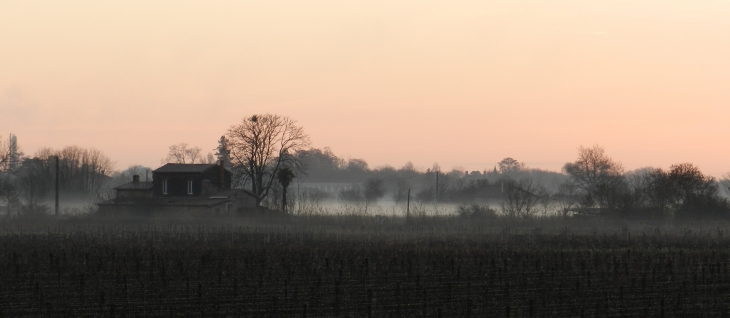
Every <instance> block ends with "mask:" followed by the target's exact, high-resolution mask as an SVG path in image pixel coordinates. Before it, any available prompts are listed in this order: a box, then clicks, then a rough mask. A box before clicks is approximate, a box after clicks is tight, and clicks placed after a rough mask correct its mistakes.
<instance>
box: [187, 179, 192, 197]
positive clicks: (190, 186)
mask: <svg viewBox="0 0 730 318" xmlns="http://www.w3.org/2000/svg"><path fill="white" fill-rule="evenodd" d="M188 194H193V180H188Z"/></svg>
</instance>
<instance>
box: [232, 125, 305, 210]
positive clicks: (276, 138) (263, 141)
mask: <svg viewBox="0 0 730 318" xmlns="http://www.w3.org/2000/svg"><path fill="white" fill-rule="evenodd" d="M226 139H227V140H228V144H227V145H228V148H229V151H230V158H231V165H232V167H233V169H234V172H235V173H236V174H237V175H240V177H242V180H243V183H244V184H248V183H250V187H251V192H252V193H253V194H254V195H255V196H256V205H257V206H258V205H261V202H262V201H263V200H264V199H265V198H266V196H268V194H269V191H270V190H271V185H272V184H273V182H274V180H275V179H276V175H277V173H278V171H279V169H281V167H283V166H284V165H286V166H288V167H292V168H294V169H297V168H298V167H299V164H298V163H297V160H296V157H295V156H293V154H294V153H295V152H297V151H300V150H305V149H306V148H308V147H309V145H310V140H309V136H308V135H307V134H306V133H304V129H303V128H302V127H301V126H298V125H297V124H296V121H295V120H293V119H291V118H289V117H286V116H280V115H272V114H263V115H253V116H251V117H247V118H244V119H243V120H241V123H239V124H238V125H233V126H231V128H229V129H228V132H227V133H226Z"/></svg>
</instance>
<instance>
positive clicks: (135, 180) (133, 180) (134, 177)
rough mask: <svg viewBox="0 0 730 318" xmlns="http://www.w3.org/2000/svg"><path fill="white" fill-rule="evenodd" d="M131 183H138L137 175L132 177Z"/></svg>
mask: <svg viewBox="0 0 730 318" xmlns="http://www.w3.org/2000/svg"><path fill="white" fill-rule="evenodd" d="M132 182H134V183H137V182H139V175H138V174H135V175H133V176H132Z"/></svg>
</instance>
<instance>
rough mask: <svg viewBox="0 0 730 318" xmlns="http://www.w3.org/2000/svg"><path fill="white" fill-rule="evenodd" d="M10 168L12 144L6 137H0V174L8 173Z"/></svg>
mask: <svg viewBox="0 0 730 318" xmlns="http://www.w3.org/2000/svg"><path fill="white" fill-rule="evenodd" d="M9 167H10V144H9V141H8V140H5V137H3V136H2V135H0V172H4V171H7V170H8V169H9Z"/></svg>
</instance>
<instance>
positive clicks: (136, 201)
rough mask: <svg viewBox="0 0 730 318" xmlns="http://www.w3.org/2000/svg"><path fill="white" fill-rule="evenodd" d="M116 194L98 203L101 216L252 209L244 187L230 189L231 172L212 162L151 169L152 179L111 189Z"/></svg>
mask: <svg viewBox="0 0 730 318" xmlns="http://www.w3.org/2000/svg"><path fill="white" fill-rule="evenodd" d="M114 190H115V192H116V197H115V198H114V199H111V200H107V201H104V202H100V203H98V206H99V214H102V215H231V214H233V213H234V212H238V211H241V210H245V209H249V208H254V207H255V206H256V199H255V197H254V196H253V194H251V193H250V192H249V191H247V190H243V189H231V172H230V171H228V170H227V169H225V168H224V167H223V166H221V165H215V164H176V163H168V164H166V165H164V166H162V167H160V168H157V169H156V170H154V171H152V182H140V181H139V176H137V175H135V176H133V179H132V182H130V183H126V184H123V185H121V186H118V187H116V188H114Z"/></svg>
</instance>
